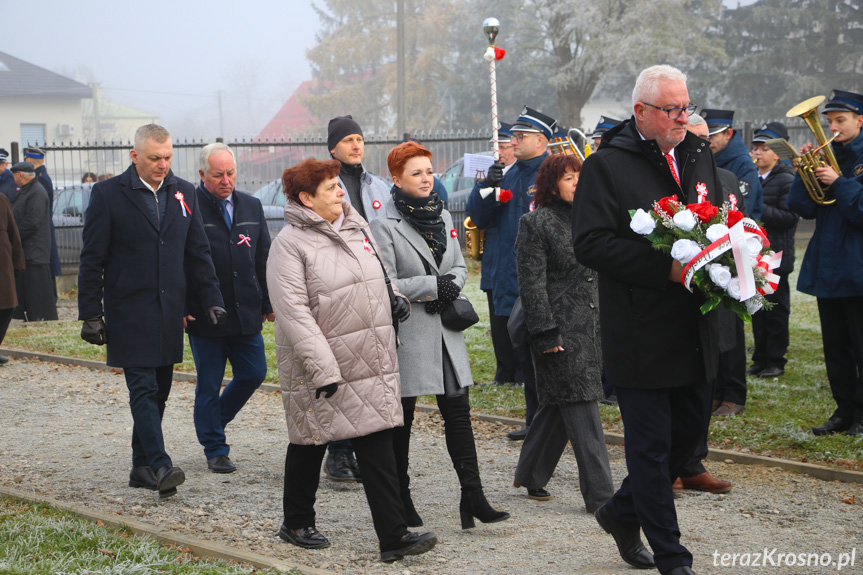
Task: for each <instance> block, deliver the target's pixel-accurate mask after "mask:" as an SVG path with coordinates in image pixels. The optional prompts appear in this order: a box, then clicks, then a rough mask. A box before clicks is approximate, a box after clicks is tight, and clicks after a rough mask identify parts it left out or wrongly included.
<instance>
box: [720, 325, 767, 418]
mask: <svg viewBox="0 0 863 575" xmlns="http://www.w3.org/2000/svg"><path fill="white" fill-rule="evenodd" d="M758 313H761V312H758ZM755 315H758V314H755ZM713 399H716V400H718V401H730V402H732V403H738V404H740V405H746V334H745V333H744V332H743V320H742V319H740V318H739V317H736V316H735V317H734V347H733V348H731V349H730V350H728V351H723V352H720V354H719V374H718V375H717V376H716V385H715V388H714V390H713Z"/></svg>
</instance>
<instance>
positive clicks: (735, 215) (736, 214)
mask: <svg viewBox="0 0 863 575" xmlns="http://www.w3.org/2000/svg"><path fill="white" fill-rule="evenodd" d="M742 219H743V212H741V211H739V210H732V211H730V212H728V223H726V224H725V225H726V226H728V227H729V228H730V227H732V226H734V224H736V223H737V222H739V221H740V220H742Z"/></svg>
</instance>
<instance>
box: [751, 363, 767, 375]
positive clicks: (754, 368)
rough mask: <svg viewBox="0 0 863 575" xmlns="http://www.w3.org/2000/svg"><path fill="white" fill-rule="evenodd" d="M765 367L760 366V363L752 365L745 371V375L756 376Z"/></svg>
mask: <svg viewBox="0 0 863 575" xmlns="http://www.w3.org/2000/svg"><path fill="white" fill-rule="evenodd" d="M766 367H767V366H766V365H762V364H760V363H753V364H752V367H750V368H749V369H747V370H746V375H758V374H760V373H761V372H762V371H764V369H765V368H766Z"/></svg>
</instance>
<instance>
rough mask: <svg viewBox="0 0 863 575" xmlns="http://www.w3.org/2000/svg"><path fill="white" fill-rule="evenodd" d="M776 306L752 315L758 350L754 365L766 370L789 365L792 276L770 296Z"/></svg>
mask: <svg viewBox="0 0 863 575" xmlns="http://www.w3.org/2000/svg"><path fill="white" fill-rule="evenodd" d="M766 299H767V301H770V302H773V303H775V304H776V305H775V306H773V308H771V309H770V310H767V311H765V310H761V311H759V312H757V313H756V314H755V315H753V316H752V336H753V338H754V339H755V351H754V352H752V364H753V365H755V366H763V367H781V368H784V367H785V364H786V363H787V362H788V360H787V359H785V354H786V353H787V352H788V341H789V336H788V319H789V317H790V315H791V286H789V285H788V276H780V279H779V286H778V287H777V288H776V291H775V292H773V293H772V294H770V295H769V296H766Z"/></svg>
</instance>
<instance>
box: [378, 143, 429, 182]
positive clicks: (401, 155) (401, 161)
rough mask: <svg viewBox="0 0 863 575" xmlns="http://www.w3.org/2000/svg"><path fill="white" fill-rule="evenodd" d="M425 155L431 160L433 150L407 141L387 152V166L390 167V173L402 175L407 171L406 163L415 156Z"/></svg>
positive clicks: (397, 175)
mask: <svg viewBox="0 0 863 575" xmlns="http://www.w3.org/2000/svg"><path fill="white" fill-rule="evenodd" d="M416 156H423V157H426V158H428V159H429V160H431V158H432V153H431V150H429V149H428V148H426V147H425V146H423V145H422V144H419V143H417V142H412V141H410V140H409V141H407V142H403V143H401V144H399V145H398V146H396V147H395V148H393V149H392V150H390V153H389V154H387V167H388V168H389V169H390V175H391V176H396V177H399V178H400V177H402V173H403V172H404V171H405V164H407V163H408V160H410V159H411V158H413V157H416Z"/></svg>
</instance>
